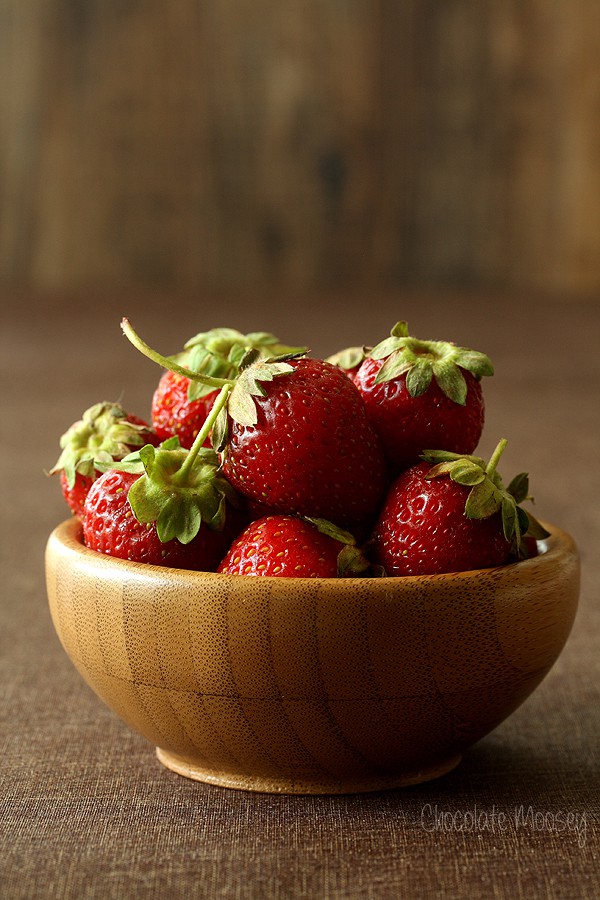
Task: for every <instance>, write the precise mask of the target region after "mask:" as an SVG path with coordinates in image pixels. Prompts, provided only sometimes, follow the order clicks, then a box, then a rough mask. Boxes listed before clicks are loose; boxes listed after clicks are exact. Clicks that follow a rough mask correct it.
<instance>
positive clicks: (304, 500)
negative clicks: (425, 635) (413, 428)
mask: <svg viewBox="0 0 600 900" xmlns="http://www.w3.org/2000/svg"><path fill="white" fill-rule="evenodd" d="M121 326H122V328H123V331H124V333H125V334H126V336H127V337H128V338H129V340H130V341H131V342H132V343H133V344H134V346H136V347H137V348H138V349H139V350H140V351H141V352H142V353H144V354H145V355H146V356H148V357H149V358H150V359H153V360H155V361H156V362H158V363H159V364H160V365H163V366H165V367H167V368H169V365H170V363H169V360H168V359H167V358H166V357H163V356H161V355H160V354H158V353H156V351H154V350H152V349H151V348H150V347H148V345H147V344H145V343H144V342H143V341H142V340H141V338H139V336H138V335H137V334H136V333H135V331H134V330H133V328H132V327H131V324H130V323H129V322H128V321H127V320H126V319H124V320H123V322H122V323H121ZM172 368H173V370H174V371H176V372H177V373H178V374H182V375H185V376H186V377H188V378H190V379H191V380H192V381H198V382H199V383H200V384H202V385H204V387H205V388H208V387H211V388H215V387H220V388H221V391H220V393H219V395H218V397H217V399H216V400H215V403H214V405H213V409H212V411H211V417H214V431H213V432H212V438H213V446H214V447H215V448H216V449H217V450H218V451H219V452H220V453H222V458H223V472H224V474H225V476H226V477H227V478H228V479H229V481H230V482H231V484H232V485H233V486H234V487H235V488H236V489H237V490H238V491H239V492H240V493H241V494H244V495H245V496H246V497H247V498H248V499H249V500H251V501H258V502H259V503H261V504H263V505H264V506H267V507H269V508H271V509H273V510H275V511H277V512H283V513H287V514H290V515H299V516H311V517H317V518H324V519H328V520H330V521H332V522H335V523H336V524H337V525H339V526H341V527H344V528H357V529H359V530H361V529H362V527H364V525H365V523H366V522H368V521H369V520H371V519H372V518H373V517H374V516H375V514H376V512H377V509H378V507H379V503H380V501H381V498H382V495H383V492H384V490H385V484H386V467H385V462H384V458H383V454H382V451H381V447H380V445H379V440H378V438H377V435H376V434H375V433H374V431H373V429H372V428H371V426H370V425H369V422H368V420H367V415H366V411H365V406H364V403H363V401H362V399H361V396H360V393H359V392H358V390H357V388H356V387H355V385H354V384H353V383H352V381H351V380H350V379H349V378H348V377H347V376H346V375H345V374H344V372H343V371H342V369H340V368H339V367H337V366H335V365H332V364H331V363H328V362H325V361H323V360H317V359H308V358H305V357H304V355H303V354H302V353H301V352H300V351H294V352H293V353H291V354H287V355H284V356H279V357H274V358H267V359H265V358H262V356H261V353H260V351H259V350H258V349H256V348H255V349H253V350H251V351H250V352H248V353H246V354H245V355H244V356H243V357H242V358H241V359H240V360H239V362H238V363H237V368H238V372H239V374H237V375H235V376H234V377H221V376H218V377H217V376H206V375H205V373H203V372H192V371H191V370H190V369H186V368H185V367H183V366H179V365H178V364H175V365H173V366H172Z"/></svg>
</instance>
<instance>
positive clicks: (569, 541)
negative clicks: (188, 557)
mask: <svg viewBox="0 0 600 900" xmlns="http://www.w3.org/2000/svg"><path fill="white" fill-rule="evenodd" d="M542 524H543V526H544V528H545V529H546V530H547V531H548V532H549V536H548V537H547V538H545V539H543V540H541V541H538V542H537V543H538V551H539V552H538V555H537V556H534V557H530V558H528V559H523V560H518V561H514V562H510V563H505V564H503V565H501V566H493V567H490V568H486V569H469V570H467V571H462V572H444V573H439V574H433V575H401V576H384V577H375V578H360V577H358V578H357V577H354V578H282V577H280V576H276V575H263V576H260V583H261V584H265V586H266V585H267V584H269V585H271V586H274V585H275V586H280V587H281V586H282V583H284V584H285V583H287V584H289V583H290V582H291V583H293V584H295V585H298V586H301V585H302V584H304V585H306V584H311V585H314V584H315V582H316V583H325V584H330V585H338V586H343V585H345V586H348V585H349V584H353V585H354V586H355V587H356V586H358V585H359V584H362V585H365V584H366V583H367V584H378V585H385V586H387V587H389V586H391V585H400V584H405V585H410V584H413V585H414V584H420V585H423V583H427V582H431V583H436V584H440V583H442V582H444V581H448V580H451V581H453V582H456V581H459V580H460V581H471V580H480V579H481V578H482V577H490V576H491V577H498V576H499V575H508V574H509V573H511V572H514V573H515V574H516V573H517V572H519V573H523V574H524V573H525V572H527V571H529V572H531V573H532V574H533V572H534V571H535V570H537V569H540V568H546V566H548V565H552V564H553V563H557V562H558V561H559V559H560V558H561V557H564V556H565V555H567V556H574V557H576V558H578V551H577V546H576V544H575V541H574V539H573V538H572V537H571V535H570V534H568V533H567V532H566V531H564V530H563V529H561V528H559V527H558V526H556V525H552V524H551V523H549V522H545V521H544V522H542ZM53 545H58V546H59V547H60V548H61V552H62V553H63V555H72V556H75V557H77V558H81V559H87V560H88V561H89V562H91V563H96V564H98V565H99V566H101V567H102V568H104V569H105V570H106V569H107V568H110V569H111V570H113V571H114V572H115V573H116V572H118V571H119V570H122V571H123V572H125V571H129V572H130V573H135V574H137V575H140V576H143V575H145V576H146V577H152V576H157V577H161V578H165V577H168V576H169V575H171V576H172V577H173V578H176V579H178V580H182V579H193V580H197V579H200V578H201V579H205V580H210V581H213V580H216V581H220V582H222V583H225V582H229V583H237V582H239V580H240V579H243V580H244V582H247V580H248V579H249V580H251V581H257V579H256V578H252V577H251V576H246V577H244V576H243V575H231V574H228V573H220V572H206V571H202V570H196V569H185V568H173V567H171V566H157V565H154V564H151V563H144V562H138V561H135V560H128V559H121V558H120V557H116V556H110V555H109V554H106V553H99V552H98V551H96V550H92V549H90V548H89V547H86V546H85V544H84V543H83V526H82V523H81V521H80V520H79V519H78V518H77V517H76V516H73V517H71V518H69V519H66V520H64V521H63V522H61V523H60V524H59V525H57V526H56V527H55V528H54V529H53V531H52V532H51V534H50V536H49V538H48V542H47V546H46V553H47V554H48V553H50V552H51V549H52V546H53Z"/></svg>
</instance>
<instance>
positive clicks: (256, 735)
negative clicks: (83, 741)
mask: <svg viewBox="0 0 600 900" xmlns="http://www.w3.org/2000/svg"><path fill="white" fill-rule="evenodd" d="M546 527H547V528H548V530H549V531H550V537H549V538H548V539H547V540H546V541H544V542H542V543H541V544H540V551H541V552H540V554H539V555H538V556H537V557H535V558H533V559H529V560H525V561H523V562H518V563H514V564H511V565H507V566H503V567H499V568H494V569H481V570H477V571H471V572H462V573H455V574H447V575H426V576H414V577H406V578H375V579H347V578H342V579H316V578H315V579H305V578H297V579H295V578H261V577H255V578H252V577H247V578H246V577H243V576H236V575H217V574H213V573H204V572H193V571H188V570H181V569H170V568H161V567H157V566H150V565H146V564H143V563H135V562H128V561H125V560H120V559H115V558H111V557H109V556H105V555H102V554H100V553H97V552H95V551H93V550H88V549H87V548H86V547H85V546H84V545H83V542H82V536H81V527H80V524H79V522H78V521H77V520H75V519H71V520H69V521H67V522H64V523H63V524H61V525H59V526H58V527H57V528H56V529H55V530H54V531H53V533H52V534H51V536H50V538H49V540H48V545H47V550H46V575H47V589H48V599H49V604H50V611H51V615H52V619H53V623H54V626H55V628H56V632H57V634H58V636H59V639H60V641H61V643H62V645H63V647H64V649H65V651H66V653H67V655H68V656H69V657H70V659H71V661H72V662H73V663H74V665H75V666H76V668H77V669H78V671H79V672H80V673H81V675H82V676H83V678H84V679H85V681H86V682H87V683H88V684H89V685H90V687H91V688H92V689H93V690H94V691H95V693H96V694H97V695H98V696H99V697H100V698H101V699H102V700H103V701H104V702H105V703H106V704H107V705H108V706H109V707H110V708H111V709H112V710H113V711H114V712H115V713H117V714H118V715H119V716H120V717H121V718H122V719H123V720H124V721H125V722H126V723H128V725H129V726H131V727H132V728H133V729H135V730H136V731H138V732H139V733H141V734H142V735H144V737H146V738H147V739H148V740H149V741H150V742H151V743H152V744H154V745H155V746H156V747H157V754H158V757H159V759H160V761H161V762H162V763H163V764H164V765H165V766H167V767H168V768H169V769H172V770H173V771H175V772H177V773H179V774H181V775H184V776H186V777H188V778H193V779H196V780H198V781H205V782H209V783H212V784H218V785H222V786H226V787H233V788H242V789H246V790H254V791H267V792H281V793H297V794H301V793H305V794H306V793H319V794H334V793H350V792H360V791H373V790H382V789H385V788H392V787H400V786H403V785H409V784H415V783H418V782H422V781H427V780H429V779H431V778H435V777H437V776H439V775H442V774H444V773H445V772H448V771H450V770H451V769H452V768H454V766H456V765H457V764H458V762H459V761H460V759H461V755H462V753H463V751H464V750H465V749H466V748H467V747H469V746H470V745H472V744H473V743H475V742H476V741H478V740H479V739H480V738H482V737H483V736H484V735H485V734H487V733H489V732H490V731H492V729H494V728H495V727H496V726H497V725H498V724H499V723H500V722H502V721H503V720H504V719H505V718H506V717H507V716H509V715H510V714H511V713H512V712H513V711H514V710H515V709H516V708H517V707H518V706H519V705H520V704H521V703H522V702H523V701H524V700H525V699H526V698H527V697H528V696H529V694H531V692H532V691H533V690H534V689H535V688H536V687H537V685H538V684H539V683H540V682H541V681H542V679H543V678H544V676H545V675H546V674H547V672H548V671H549V670H550V668H551V666H552V665H553V663H554V662H555V661H556V659H557V658H558V656H559V654H560V652H561V650H562V648H563V646H564V644H565V642H566V640H567V637H568V635H569V632H570V630H571V627H572V624H573V621H574V618H575V613H576V609H577V602H578V596H579V558H578V553H577V549H576V546H575V544H574V542H573V540H572V538H571V537H570V536H569V535H568V534H566V533H565V532H564V531H561V530H560V529H559V528H556V527H554V526H552V525H548V524H546Z"/></svg>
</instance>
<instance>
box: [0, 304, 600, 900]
mask: <svg viewBox="0 0 600 900" xmlns="http://www.w3.org/2000/svg"><path fill="white" fill-rule="evenodd" d="M1 303H2V333H1V341H2V356H1V360H2V371H3V381H2V415H1V418H0V422H1V427H2V442H1V445H0V447H1V453H2V468H1V470H0V471H1V473H2V478H1V484H2V494H3V499H2V532H1V541H0V550H1V554H2V575H1V582H0V584H1V590H2V607H1V608H2V623H1V628H0V642H1V658H0V667H1V676H2V677H1V682H0V685H1V691H2V705H1V708H0V713H1V716H2V728H1V731H0V747H1V760H2V764H1V768H0V781H1V785H2V789H1V794H0V803H1V805H2V818H1V824H0V896H2V897H3V898H11V900H12V898H28V900H30V898H37V897H43V898H46V897H51V898H82V897H86V898H95V897H98V898H100V897H102V898H106V897H108V898H112V897H115V898H129V897H135V898H146V897H169V898H185V900H188V898H191V897H211V898H212V897H236V898H237V897H239V898H246V897H252V898H253V897H293V898H295V897H307V898H313V897H318V898H338V897H351V898H353V897H364V898H371V897H373V898H375V897H394V898H396V897H407V898H409V897H410V898H413V897H424V898H428V897H467V896H468V897H470V898H474V900H477V898H490V897H505V896H506V897H511V898H517V897H518V898H527V897H549V898H561V900H564V898H570V897H573V898H595V897H598V896H600V859H599V856H600V853H599V850H600V840H599V838H600V827H599V802H598V801H599V772H600V765H599V759H598V748H599V745H600V697H599V681H600V679H599V674H600V664H599V653H598V633H599V624H600V614H599V604H598V588H599V585H600V565H599V552H598V547H599V546H600V489H599V480H600V466H599V462H600V458H599V457H600V454H599V446H600V444H599V438H600V428H599V418H600V403H599V399H600V398H599V387H600V353H599V352H598V343H599V339H600V304H599V303H598V301H597V300H593V299H577V298H573V297H562V298H557V297H551V298H547V297H546V298H543V297H538V298H532V297H527V296H514V297H506V296H501V295H493V294H470V295H463V294H459V293H437V294H436V293H434V292H431V293H429V294H415V293H404V294H403V293H396V294H393V295H392V294H390V295H387V296H383V297H382V296H372V295H366V296H364V297H352V298H348V297H342V296H339V295H330V296H320V297H313V298H299V297H293V296H291V295H290V296H283V297H276V298H264V297H248V298H236V299H231V298H209V297H191V296H188V297H159V296H143V297H142V296H136V295H123V296H121V297H114V296H110V297H107V296H103V295H100V294H98V295H93V296H77V297H70V298H65V297H43V298H42V297H31V296H18V295H14V294H11V295H7V294H6V293H5V296H4V297H3V298H2V299H1ZM124 314H127V315H129V316H130V318H131V319H132V320H133V322H134V325H135V326H136V327H137V328H138V330H139V331H140V332H141V333H142V335H143V336H144V337H145V338H146V339H147V340H148V342H149V343H151V344H153V345H154V346H157V347H158V348H160V349H161V350H163V351H165V352H167V353H170V352H174V351H176V350H178V349H179V347H180V345H181V344H182V343H183V341H184V340H185V339H187V338H188V337H190V336H191V335H193V334H195V333H196V332H197V331H202V330H205V329H207V328H210V327H213V326H215V325H230V326H232V327H237V328H239V329H240V330H243V331H249V330H257V329H266V330H272V331H274V332H276V333H277V334H278V335H279V337H280V338H281V339H282V340H285V341H288V342H290V343H301V344H307V345H309V346H310V347H311V348H312V349H313V351H314V353H315V354H319V355H325V354H328V353H331V352H333V351H334V350H337V349H339V348H340V347H343V346H346V345H348V344H359V343H363V342H364V343H373V342H375V341H376V340H378V339H379V338H381V337H382V336H384V335H385V334H387V332H388V331H389V328H390V327H391V325H392V324H393V323H394V322H395V321H396V320H398V319H401V318H406V319H408V321H409V324H410V326H411V328H412V330H413V331H414V332H415V333H416V334H417V335H418V336H421V337H443V338H450V339H454V340H456V341H457V342H458V343H461V344H465V345H469V346H475V347H476V348H478V349H481V350H484V351H486V352H488V353H489V354H490V356H491V357H492V359H493V361H494V363H495V366H496V375H495V377H494V378H493V379H490V380H489V381H487V382H486V397H487V424H486V431H485V435H484V438H483V440H482V444H481V451H482V453H483V454H485V453H488V452H490V451H491V449H492V448H493V447H494V446H495V444H496V443H497V441H498V440H499V438H500V437H503V436H504V437H507V438H508V440H509V447H508V449H507V451H506V453H505V456H504V459H503V467H502V468H503V472H505V473H506V475H510V476H512V475H513V474H516V472H517V471H521V470H523V469H525V470H528V471H529V472H530V475H531V482H532V490H533V493H534V494H535V497H536V501H537V504H536V512H537V514H538V515H539V516H540V517H541V518H544V519H547V520H548V521H551V522H555V523H556V524H558V525H560V526H561V527H562V528H564V529H565V530H567V531H569V532H570V533H571V534H573V536H574V537H575V539H576V540H577V542H578V544H579V547H580V551H581V556H582V573H583V582H582V595H581V605H580V611H579V615H578V618H577V621H576V624H575V627H574V630H573V632H572V635H571V638H570V640H569V642H568V644H567V646H566V648H565V650H564V652H563V654H562V656H561V658H560V660H559V661H558V663H557V664H556V665H555V667H554V668H553V670H552V671H551V672H550V674H549V675H548V676H547V678H546V679H545V681H544V682H543V684H542V685H541V686H540V687H539V688H538V690H537V691H536V692H535V693H534V694H533V696H532V697H531V698H530V699H529V700H527V702H526V703H525V704H524V705H523V706H522V707H521V708H520V709H519V710H517V712H515V713H514V714H513V715H512V716H511V717H510V719H508V720H507V721H506V722H505V723H504V724H502V725H501V726H500V727H499V728H498V729H497V730H496V731H495V732H494V733H493V734H491V735H489V736H488V737H486V738H484V739H483V740H482V741H481V742H480V743H479V744H478V745H476V746H475V747H474V748H473V749H472V750H471V751H470V752H468V753H467V755H466V756H465V758H464V760H463V762H462V764H461V765H460V766H459V768H457V769H456V770H455V771H454V772H452V773H451V774H449V775H447V776H445V777H444V778H441V779H440V780H438V781H433V782H430V783H429V784H425V785H422V786H419V787H411V788H407V789H403V790H398V791H391V792H387V793H377V794H370V795H363V796H340V797H293V796H271V795H261V794H251V793H243V792H237V791H231V790H227V789H222V788H217V787H211V786H208V785H204V784H199V783H194V782H191V781H188V780H186V779H183V778H181V777H179V776H177V775H175V774H173V773H171V772H169V771H167V770H166V769H164V768H163V767H162V766H161V765H160V764H159V763H158V762H157V760H156V758H155V755H154V748H153V747H151V746H149V745H148V744H147V743H146V742H145V740H144V739H142V738H141V737H139V736H137V735H136V734H134V733H132V732H131V731H130V730H129V729H128V728H127V727H126V726H125V725H123V724H122V723H121V722H120V721H119V720H118V719H117V718H116V717H115V716H114V715H113V714H112V713H111V712H110V711H109V710H108V709H106V708H105V707H104V706H103V705H102V704H101V703H100V701H98V700H97V699H96V697H95V696H94V695H93V694H92V693H91V691H90V690H89V689H88V688H87V686H86V685H85V684H84V683H83V682H82V680H81V679H80V677H79V676H78V674H77V673H76V672H75V670H74V668H73V667H72V665H71V663H70V662H69V660H68V659H67V657H66V656H65V654H64V652H63V650H62V649H61V647H60V645H59V643H58V640H57V638H56V636H55V634H54V631H53V629H52V625H51V622H50V618H49V614H48V611H47V606H46V596H45V587H44V575H43V550H44V545H45V541H46V538H47V536H48V534H49V532H50V530H51V529H52V528H53V526H54V525H55V524H57V523H58V522H59V521H60V520H61V519H63V518H66V517H67V516H66V511H65V507H64V506H63V502H62V499H61V498H60V495H59V488H58V484H57V481H56V479H49V478H46V477H45V476H44V469H47V468H49V467H50V466H51V465H52V464H53V463H54V461H55V459H56V457H57V455H58V438H59V436H60V434H61V433H62V431H64V430H65V429H66V427H67V426H68V425H69V424H70V422H71V421H72V420H74V419H76V418H78V417H79V415H80V414H81V412H82V411H83V409H84V408H86V407H87V406H89V405H91V404H92V403H94V402H96V401H97V400H102V399H116V398H122V401H123V403H124V404H125V405H126V406H127V408H128V409H130V410H131V411H135V412H138V413H139V414H141V415H148V413H149V407H150V395H151V393H152V391H153V389H154V386H155V383H156V380H157V377H158V374H159V372H158V369H156V367H154V365H153V364H152V363H150V362H149V361H147V360H145V359H143V358H142V357H141V356H139V354H138V353H137V352H136V351H135V350H134V349H133V348H132V347H131V346H130V345H129V344H128V343H127V341H126V340H125V338H123V337H122V336H121V333H120V329H119V320H120V318H121V316H122V315H124Z"/></svg>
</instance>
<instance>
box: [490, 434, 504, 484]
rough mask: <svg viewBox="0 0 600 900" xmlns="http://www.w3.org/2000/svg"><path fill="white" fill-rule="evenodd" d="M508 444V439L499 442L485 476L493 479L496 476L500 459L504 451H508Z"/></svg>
mask: <svg viewBox="0 0 600 900" xmlns="http://www.w3.org/2000/svg"><path fill="white" fill-rule="evenodd" d="M507 444H508V441H507V440H506V438H502V440H501V441H499V442H498V446H497V447H496V449H495V450H494V452H493V453H492V455H491V457H490V461H489V462H488V464H487V466H486V469H485V474H486V475H487V476H488V477H490V478H491V477H492V476H493V475H494V473H495V471H496V469H497V467H498V463H499V462H500V457H501V456H502V454H503V453H504V450H505V449H506V445H507Z"/></svg>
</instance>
